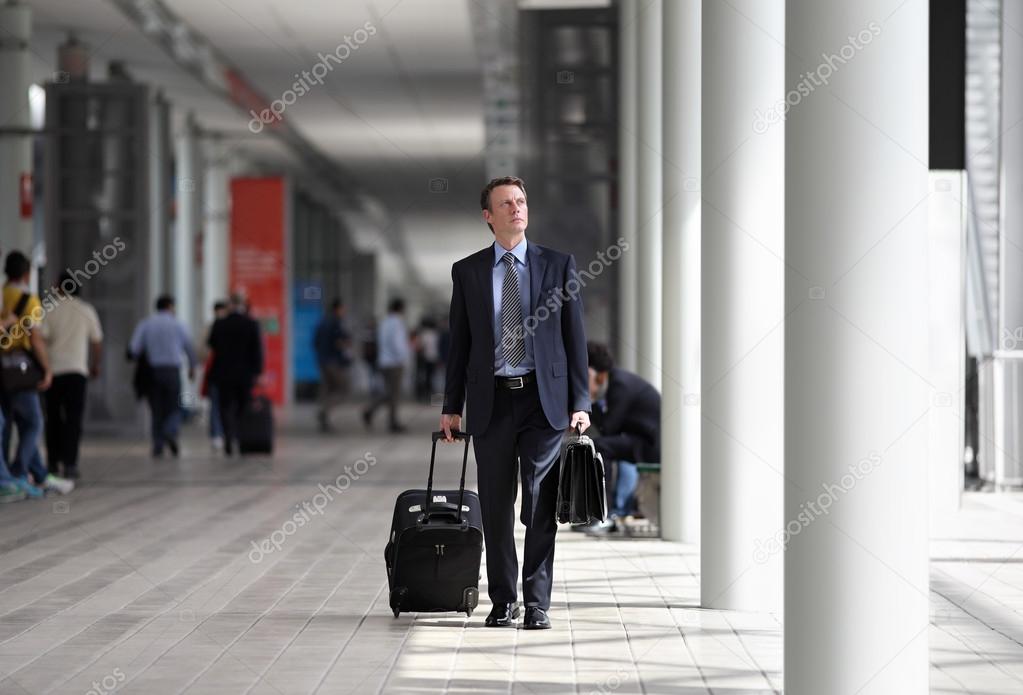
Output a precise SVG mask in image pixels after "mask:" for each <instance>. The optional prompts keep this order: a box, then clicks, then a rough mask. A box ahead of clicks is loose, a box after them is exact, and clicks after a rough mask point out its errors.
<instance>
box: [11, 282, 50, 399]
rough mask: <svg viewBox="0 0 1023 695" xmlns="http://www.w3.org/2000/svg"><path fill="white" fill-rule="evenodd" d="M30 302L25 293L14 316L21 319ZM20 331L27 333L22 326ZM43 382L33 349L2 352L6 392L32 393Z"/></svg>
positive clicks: (18, 348)
mask: <svg viewBox="0 0 1023 695" xmlns="http://www.w3.org/2000/svg"><path fill="white" fill-rule="evenodd" d="M28 300H29V294H28V293H27V292H25V293H23V294H22V295H21V299H19V300H18V303H17V305H16V306H15V307H14V315H15V316H17V317H18V318H19V319H20V318H21V315H22V313H23V312H24V311H25V305H26V304H28ZM19 330H21V331H26V332H27V330H26V329H25V328H24V326H20V324H19ZM42 380H43V370H42V368H41V367H40V366H39V362H37V361H36V358H35V355H34V354H33V353H32V350H31V349H27V350H26V349H25V348H22V347H16V348H12V349H10V350H5V351H3V352H0V383H2V384H3V389H4V391H5V392H7V393H18V392H20V391H31V390H34V389H36V388H37V387H38V386H39V382H41V381H42Z"/></svg>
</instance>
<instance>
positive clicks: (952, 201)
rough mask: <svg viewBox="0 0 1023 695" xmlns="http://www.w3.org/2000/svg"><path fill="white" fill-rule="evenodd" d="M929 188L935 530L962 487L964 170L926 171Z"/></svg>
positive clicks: (953, 508)
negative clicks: (928, 172)
mask: <svg viewBox="0 0 1023 695" xmlns="http://www.w3.org/2000/svg"><path fill="white" fill-rule="evenodd" d="M929 189H930V191H931V196H930V198H929V199H928V201H927V225H928V228H927V284H928V287H927V309H928V321H927V328H928V351H929V355H930V362H929V365H928V366H929V370H928V371H927V374H926V376H927V380H928V381H930V382H931V384H933V386H934V396H933V399H932V405H933V407H932V408H931V410H930V412H929V413H928V414H927V430H928V436H927V463H928V469H927V475H928V481H929V483H930V484H929V488H930V496H929V508H930V512H931V514H930V517H931V522H932V524H934V525H932V527H931V528H932V529H937V528H940V527H939V526H938V525H937V524H939V523H940V520H941V518H942V517H943V516H944V515H946V514H949V513H955V512H957V511H959V502H960V498H961V497H962V492H963V483H964V471H963V438H964V433H963V419H964V417H965V409H966V403H965V398H964V395H965V389H964V388H963V384H964V383H965V382H964V379H965V374H964V371H965V355H964V353H965V347H966V336H965V326H966V323H965V318H966V317H965V315H964V299H965V297H964V294H965V293H964V291H963V287H965V284H966V273H965V269H966V259H965V254H964V250H965V249H966V219H967V218H966V215H967V212H966V206H965V205H963V201H964V200H967V199H968V198H967V188H966V172H965V171H938V170H931V172H930V181H929ZM950 278H955V280H956V281H955V282H949V279H950Z"/></svg>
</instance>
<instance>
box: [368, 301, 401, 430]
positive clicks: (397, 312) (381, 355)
mask: <svg viewBox="0 0 1023 695" xmlns="http://www.w3.org/2000/svg"><path fill="white" fill-rule="evenodd" d="M404 315H405V300H404V299H401V298H398V299H393V300H391V304H390V306H389V307H388V314H387V317H386V318H385V319H384V320H383V321H381V322H380V326H379V327H378V328H377V346H378V347H377V350H378V352H377V365H378V366H379V367H380V371H381V372H382V373H383V375H384V384H385V387H386V388H385V390H384V393H382V394H380V395H378V396H376V397H375V398H374V399H373V400H372V401H371V402H370V404H369V406H368V407H367V408H366V409H365V410H364V411H362V421H363V423H365V425H366V427H372V426H373V413H375V412H376V410H377V408H379V407H380V406H381V405H383V404H384V403H387V405H388V410H389V411H390V416H391V432H394V433H397V432H404V431H405V427H404V426H403V425H402V424H400V423H399V422H398V401H399V400H400V398H401V383H402V377H403V376H404V373H405V365H406V364H408V361H409V356H410V355H411V349H410V345H409V335H408V327H407V326H406V325H405V318H404Z"/></svg>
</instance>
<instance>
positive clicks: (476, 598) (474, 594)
mask: <svg viewBox="0 0 1023 695" xmlns="http://www.w3.org/2000/svg"><path fill="white" fill-rule="evenodd" d="M479 602H480V591H479V589H477V588H476V587H474V586H469V587H466V588H465V591H463V592H462V605H463V606H465V614H466V615H467V616H470V617H471V616H472V609H473V608H475V607H476V606H478V605H479Z"/></svg>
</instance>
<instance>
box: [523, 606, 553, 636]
mask: <svg viewBox="0 0 1023 695" xmlns="http://www.w3.org/2000/svg"><path fill="white" fill-rule="evenodd" d="M522 627H523V628H525V629H526V630H550V629H551V619H550V618H548V617H547V611H545V610H544V609H543V608H540V607H539V606H527V607H526V619H525V620H524V621H523V623H522Z"/></svg>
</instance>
